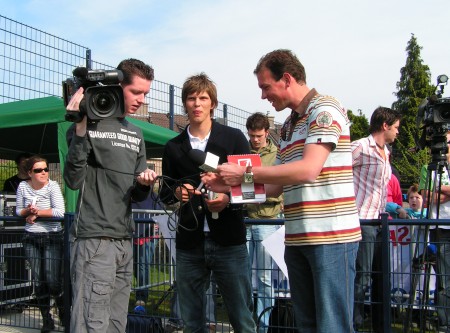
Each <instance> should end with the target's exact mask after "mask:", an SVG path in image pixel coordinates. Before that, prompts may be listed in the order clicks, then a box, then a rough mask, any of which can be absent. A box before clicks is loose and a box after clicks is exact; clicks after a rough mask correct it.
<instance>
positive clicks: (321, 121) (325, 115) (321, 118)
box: [316, 111, 333, 128]
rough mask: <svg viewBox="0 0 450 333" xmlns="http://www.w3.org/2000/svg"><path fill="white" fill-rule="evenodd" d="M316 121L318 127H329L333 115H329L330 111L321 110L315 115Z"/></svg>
mask: <svg viewBox="0 0 450 333" xmlns="http://www.w3.org/2000/svg"><path fill="white" fill-rule="evenodd" d="M316 123H317V125H318V126H319V127H325V128H327V127H330V126H331V124H332V123H333V117H332V116H331V113H329V112H327V111H323V112H321V113H319V115H318V116H317V119H316Z"/></svg>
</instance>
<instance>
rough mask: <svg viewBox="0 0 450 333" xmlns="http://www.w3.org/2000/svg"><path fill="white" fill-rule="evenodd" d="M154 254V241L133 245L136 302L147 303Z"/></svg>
mask: <svg viewBox="0 0 450 333" xmlns="http://www.w3.org/2000/svg"><path fill="white" fill-rule="evenodd" d="M154 253H155V240H154V239H152V240H147V241H144V244H142V245H139V244H133V256H134V262H133V273H134V276H135V277H136V301H137V300H140V301H144V302H147V300H148V295H149V287H150V265H151V263H152V260H153V255H154Z"/></svg>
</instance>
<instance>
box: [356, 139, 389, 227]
mask: <svg viewBox="0 0 450 333" xmlns="http://www.w3.org/2000/svg"><path fill="white" fill-rule="evenodd" d="M384 153H385V155H386V160H385V159H384V158H383V157H382V156H381V154H380V152H379V151H378V149H377V146H376V143H375V140H374V138H373V136H372V135H369V136H368V137H366V138H362V139H359V140H356V141H354V142H352V158H353V185H354V187H355V195H356V206H357V207H358V212H359V218H361V219H376V218H378V217H379V215H380V213H383V212H384V211H385V208H386V199H387V193H386V192H387V185H388V183H389V179H390V178H391V174H392V169H391V165H390V164H389V150H388V149H387V148H386V147H384Z"/></svg>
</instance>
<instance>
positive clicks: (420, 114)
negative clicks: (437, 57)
mask: <svg viewBox="0 0 450 333" xmlns="http://www.w3.org/2000/svg"><path fill="white" fill-rule="evenodd" d="M447 80H448V77H447V75H439V76H438V78H437V86H436V89H437V92H436V94H434V95H432V96H431V97H428V98H426V99H425V100H424V101H423V102H422V103H421V104H420V105H419V108H418V111H417V118H416V124H417V126H418V127H419V129H420V130H423V131H422V135H421V137H420V138H419V140H417V142H416V143H417V147H418V148H419V149H423V148H425V147H429V148H430V150H431V158H432V161H434V162H440V161H446V160H447V157H446V154H447V153H448V147H447V132H448V131H449V130H450V98H449V97H442V95H443V93H444V85H446V84H447Z"/></svg>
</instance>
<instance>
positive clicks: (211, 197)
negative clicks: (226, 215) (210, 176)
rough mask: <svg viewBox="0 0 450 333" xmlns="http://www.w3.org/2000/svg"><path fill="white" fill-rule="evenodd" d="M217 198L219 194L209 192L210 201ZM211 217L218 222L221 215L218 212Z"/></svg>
mask: <svg viewBox="0 0 450 333" xmlns="http://www.w3.org/2000/svg"><path fill="white" fill-rule="evenodd" d="M217 197H218V195H217V193H215V192H213V191H208V199H209V200H214V199H217ZM211 217H212V218H213V219H214V220H217V219H218V218H219V213H218V212H211Z"/></svg>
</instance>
